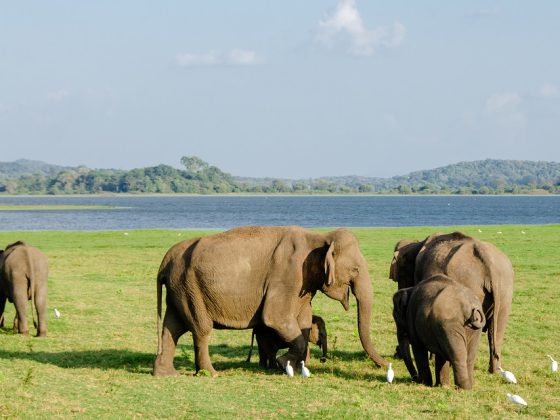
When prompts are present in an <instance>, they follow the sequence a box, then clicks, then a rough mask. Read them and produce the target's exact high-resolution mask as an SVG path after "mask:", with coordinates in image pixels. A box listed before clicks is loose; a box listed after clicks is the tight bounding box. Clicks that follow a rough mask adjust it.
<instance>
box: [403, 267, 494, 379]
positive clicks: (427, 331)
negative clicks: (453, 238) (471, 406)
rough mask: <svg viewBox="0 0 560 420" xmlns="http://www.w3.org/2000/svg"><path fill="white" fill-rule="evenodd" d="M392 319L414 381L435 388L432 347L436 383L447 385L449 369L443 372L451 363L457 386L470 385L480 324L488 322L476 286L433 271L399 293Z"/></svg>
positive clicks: (481, 325)
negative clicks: (474, 291) (433, 273)
mask: <svg viewBox="0 0 560 420" xmlns="http://www.w3.org/2000/svg"><path fill="white" fill-rule="evenodd" d="M393 318H394V319H395V323H396V325H397V337H398V340H399V347H400V351H401V355H402V356H403V359H404V362H405V364H406V367H407V368H408V371H409V372H410V375H411V376H412V377H413V379H415V380H418V381H419V382H420V383H423V384H425V385H428V386H432V374H431V372H430V366H429V358H428V351H430V352H432V353H433V354H435V356H436V385H440V384H443V385H447V384H449V370H443V366H444V363H445V362H447V361H448V362H450V363H451V366H452V367H453V374H454V377H455V384H456V385H457V386H458V387H460V388H463V389H471V388H472V386H473V370H474V362H475V357H476V352H477V349H478V343H479V341H480V333H481V328H482V327H483V326H484V324H485V322H486V319H485V317H484V313H483V312H482V305H481V303H480V301H479V300H478V298H477V297H476V296H475V294H474V293H473V292H472V290H470V289H469V288H467V287H465V286H462V285H461V284H459V283H457V282H456V281H454V280H452V279H451V278H449V277H447V276H444V275H435V276H433V277H430V278H428V279H426V280H424V281H422V282H421V283H419V284H418V285H416V286H414V287H408V288H404V289H400V290H399V291H398V292H397V293H395V295H394V296H393ZM409 344H410V345H411V346H412V351H413V353H414V358H415V360H416V365H417V367H418V374H417V373H416V369H415V368H414V364H413V362H412V358H411V356H410V349H409Z"/></svg>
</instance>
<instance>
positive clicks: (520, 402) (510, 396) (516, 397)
mask: <svg viewBox="0 0 560 420" xmlns="http://www.w3.org/2000/svg"><path fill="white" fill-rule="evenodd" d="M507 399H508V400H510V401H511V402H512V403H514V404H517V405H519V406H521V407H527V401H525V400H524V399H523V398H521V397H520V396H519V395H516V394H510V393H509V392H508V394H507Z"/></svg>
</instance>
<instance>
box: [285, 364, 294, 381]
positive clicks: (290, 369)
mask: <svg viewBox="0 0 560 420" xmlns="http://www.w3.org/2000/svg"><path fill="white" fill-rule="evenodd" d="M286 375H288V376H289V377H290V378H293V377H294V368H293V367H292V366H291V365H290V361H289V360H288V363H286Z"/></svg>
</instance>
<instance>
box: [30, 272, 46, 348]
mask: <svg viewBox="0 0 560 420" xmlns="http://www.w3.org/2000/svg"><path fill="white" fill-rule="evenodd" d="M32 310H33V308H32ZM35 310H36V312H37V323H38V325H37V326H36V328H37V337H46V336H47V285H46V279H45V282H44V284H41V285H36V286H35Z"/></svg>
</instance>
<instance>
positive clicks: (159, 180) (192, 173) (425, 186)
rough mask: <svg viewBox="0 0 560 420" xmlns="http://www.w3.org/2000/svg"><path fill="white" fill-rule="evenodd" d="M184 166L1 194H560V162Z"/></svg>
mask: <svg viewBox="0 0 560 420" xmlns="http://www.w3.org/2000/svg"><path fill="white" fill-rule="evenodd" d="M181 164H182V165H183V166H184V169H177V168H174V167H172V166H169V165H158V166H153V167H147V168H137V169H132V170H129V171H125V170H114V169H90V168H87V167H83V166H82V167H77V168H67V167H64V168H62V169H61V170H52V168H51V170H46V169H45V170H41V171H39V172H37V173H25V174H24V175H20V176H15V175H14V173H11V174H10V175H7V174H6V173H2V172H1V171H0V193H5V194H53V195H58V194H100V193H187V194H215V193H272V194H273V193H284V194H293V193H296V194H298V193H299V194H305V193H307V194H310V193H336V194H340V193H343V194H344V193H348V194H351V193H385V194H526V193H534V192H541V193H552V194H558V193H560V164H559V163H555V162H530V161H500V160H485V161H476V162H463V163H459V164H455V165H449V166H446V167H443V168H437V169H433V170H428V171H418V172H413V173H411V174H409V175H406V176H398V177H393V178H367V177H357V176H349V177H325V178H317V179H309V180H282V179H259V178H254V179H252V178H236V177H234V176H232V175H231V174H229V173H226V172H223V171H222V170H221V169H220V168H218V167H216V166H212V165H210V164H208V163H207V162H205V161H204V160H202V159H200V158H198V157H196V156H183V157H182V158H181ZM0 169H1V168H0ZM57 169H58V167H57ZM12 170H13V169H12Z"/></svg>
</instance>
